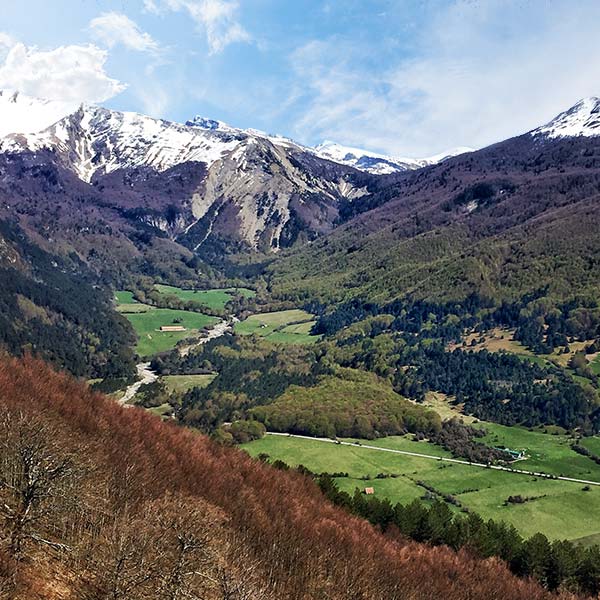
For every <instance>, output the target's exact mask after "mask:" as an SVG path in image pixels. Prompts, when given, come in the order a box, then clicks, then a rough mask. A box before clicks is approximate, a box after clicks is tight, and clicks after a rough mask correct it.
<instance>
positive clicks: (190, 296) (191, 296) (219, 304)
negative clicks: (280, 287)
mask: <svg viewBox="0 0 600 600" xmlns="http://www.w3.org/2000/svg"><path fill="white" fill-rule="evenodd" d="M154 287H155V288H156V289H157V290H158V291H159V292H160V293H161V294H164V295H165V296H176V297H177V298H179V299H180V300H183V301H184V302H189V301H190V300H191V301H193V302H199V303H200V304H203V305H204V306H208V307H209V308H213V309H223V308H225V305H226V304H227V303H228V302H230V301H231V300H233V298H234V294H240V295H242V296H244V297H246V298H252V297H253V296H255V295H256V292H254V290H250V289H247V288H227V289H213V290H184V289H182V288H178V287H173V286H170V285H162V284H157V285H155V286H154Z"/></svg>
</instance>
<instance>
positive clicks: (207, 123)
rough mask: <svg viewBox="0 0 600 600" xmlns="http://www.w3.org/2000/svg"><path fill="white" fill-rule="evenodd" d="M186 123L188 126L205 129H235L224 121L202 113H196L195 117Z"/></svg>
mask: <svg viewBox="0 0 600 600" xmlns="http://www.w3.org/2000/svg"><path fill="white" fill-rule="evenodd" d="M185 124H186V125H187V126H188V127H197V128H198V129H205V130H207V131H231V130H232V129H233V128H232V127H230V126H229V125H227V123H224V122H223V121H218V120H217V119H210V118H209V117H202V116H200V115H196V116H195V117H194V118H193V119H190V120H189V121H186V122H185Z"/></svg>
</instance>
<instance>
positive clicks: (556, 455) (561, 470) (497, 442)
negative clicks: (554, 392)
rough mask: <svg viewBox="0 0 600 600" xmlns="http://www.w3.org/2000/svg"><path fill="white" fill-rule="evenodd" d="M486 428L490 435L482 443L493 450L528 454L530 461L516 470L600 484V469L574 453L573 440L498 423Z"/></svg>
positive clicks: (525, 461)
mask: <svg viewBox="0 0 600 600" xmlns="http://www.w3.org/2000/svg"><path fill="white" fill-rule="evenodd" d="M482 426H483V427H485V429H486V431H487V432H488V434H487V435H486V437H484V438H482V439H481V441H483V442H484V443H486V444H488V445H489V446H504V447H508V448H510V449H511V450H523V449H525V450H526V452H527V456H528V458H527V460H523V461H518V462H517V463H515V465H516V468H519V469H524V470H526V471H544V472H545V473H551V474H553V475H559V476H564V477H575V478H577V479H588V480H590V481H600V466H598V465H596V464H595V463H593V462H592V461H591V460H590V459H589V458H586V457H585V456H581V455H580V454H577V453H576V452H574V451H573V450H572V449H571V443H572V439H571V438H570V437H569V436H568V435H564V434H562V435H561V434H558V435H548V434H546V433H543V432H541V431H528V430H527V429H523V428H522V427H505V426H503V425H497V424H495V423H484V424H482ZM598 491H599V492H600V490H598Z"/></svg>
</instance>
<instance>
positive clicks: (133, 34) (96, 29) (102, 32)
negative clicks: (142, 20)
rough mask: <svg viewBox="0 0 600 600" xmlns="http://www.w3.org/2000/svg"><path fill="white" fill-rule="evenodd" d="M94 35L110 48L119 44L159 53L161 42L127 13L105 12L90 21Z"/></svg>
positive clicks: (132, 48) (133, 48)
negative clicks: (140, 26) (142, 28)
mask: <svg viewBox="0 0 600 600" xmlns="http://www.w3.org/2000/svg"><path fill="white" fill-rule="evenodd" d="M90 30H91V33H92V36H93V37H94V38H95V39H96V40H98V41H99V42H102V43H103V44H105V45H106V46H108V47H109V48H112V47H113V46H117V45H119V44H121V45H123V46H125V47H126V48H129V49H130V50H136V51H138V52H149V53H157V52H159V50H160V46H159V44H158V43H157V42H156V41H155V40H154V38H153V37H152V36H151V35H150V34H149V33H146V32H145V31H142V30H141V29H140V28H139V27H138V25H137V23H135V22H134V21H132V20H131V19H130V18H129V17H128V16H127V15H124V14H123V13H118V12H108V13H103V14H101V15H100V16H98V17H96V18H94V19H92V20H91V21H90Z"/></svg>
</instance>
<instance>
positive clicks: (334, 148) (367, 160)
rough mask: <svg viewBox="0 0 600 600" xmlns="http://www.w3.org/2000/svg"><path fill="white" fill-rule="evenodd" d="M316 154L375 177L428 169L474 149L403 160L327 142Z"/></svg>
mask: <svg viewBox="0 0 600 600" xmlns="http://www.w3.org/2000/svg"><path fill="white" fill-rule="evenodd" d="M314 152H315V154H316V155H317V156H320V157H321V158H326V159H328V160H332V161H334V162H338V163H341V164H344V165H348V166H350V167H354V168H355V169H359V170H361V171H367V172H368V173H372V174H374V175H386V174H389V173H397V172H401V171H410V170H413V169H420V168H421V167H427V166H429V165H433V164H436V163H438V162H442V161H444V160H446V159H448V158H451V157H453V156H457V155H459V154H464V153H465V152H472V148H466V147H458V148H454V149H452V150H448V151H446V152H442V153H440V154H437V155H435V156H431V157H428V158H403V157H397V156H388V155H385V154H378V153H377V152H371V151H369V150H362V149H360V148H353V147H351V146H344V145H342V144H338V143H336V142H332V141H329V140H326V141H324V142H323V143H321V144H319V145H318V146H316V147H315V149H314Z"/></svg>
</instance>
